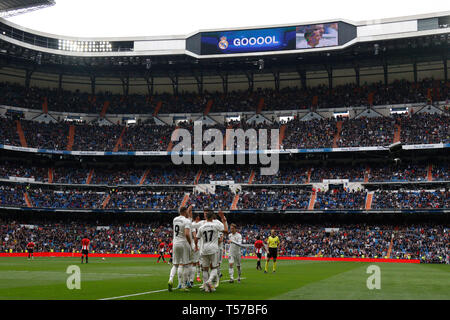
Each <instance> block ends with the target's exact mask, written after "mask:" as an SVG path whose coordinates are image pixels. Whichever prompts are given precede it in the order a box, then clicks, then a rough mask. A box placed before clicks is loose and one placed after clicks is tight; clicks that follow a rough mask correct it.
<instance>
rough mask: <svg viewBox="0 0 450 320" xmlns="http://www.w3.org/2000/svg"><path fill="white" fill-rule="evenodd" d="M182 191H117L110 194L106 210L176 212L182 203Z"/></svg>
mask: <svg viewBox="0 0 450 320" xmlns="http://www.w3.org/2000/svg"><path fill="white" fill-rule="evenodd" d="M184 195H185V193H184V192H182V191H171V192H161V191H152V190H125V189H123V190H119V191H117V192H112V193H111V194H110V200H109V202H108V203H107V205H106V208H107V209H119V210H127V209H155V210H156V209H157V210H177V209H178V208H179V207H180V205H181V203H182V202H183V198H184Z"/></svg>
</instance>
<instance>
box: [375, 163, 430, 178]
mask: <svg viewBox="0 0 450 320" xmlns="http://www.w3.org/2000/svg"><path fill="white" fill-rule="evenodd" d="M368 180H369V182H380V181H426V180H427V166H426V165H425V164H420V165H419V164H405V165H394V166H393V165H390V166H389V165H387V166H383V165H373V166H371V167H370V172H369V173H368Z"/></svg>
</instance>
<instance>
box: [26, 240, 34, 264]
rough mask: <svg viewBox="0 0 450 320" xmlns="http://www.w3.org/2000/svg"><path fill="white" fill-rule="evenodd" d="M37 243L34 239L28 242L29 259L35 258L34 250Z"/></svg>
mask: <svg viewBox="0 0 450 320" xmlns="http://www.w3.org/2000/svg"><path fill="white" fill-rule="evenodd" d="M35 246H36V245H35V244H34V242H33V241H30V242H28V244H27V252H28V260H30V259H31V260H34V256H33V252H34V247H35Z"/></svg>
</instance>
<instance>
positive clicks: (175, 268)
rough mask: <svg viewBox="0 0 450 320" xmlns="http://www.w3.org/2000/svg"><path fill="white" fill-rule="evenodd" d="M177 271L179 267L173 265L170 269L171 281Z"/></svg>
mask: <svg viewBox="0 0 450 320" xmlns="http://www.w3.org/2000/svg"><path fill="white" fill-rule="evenodd" d="M175 273H177V267H175V266H172V269H170V277H169V281H173V277H175Z"/></svg>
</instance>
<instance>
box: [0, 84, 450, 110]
mask: <svg viewBox="0 0 450 320" xmlns="http://www.w3.org/2000/svg"><path fill="white" fill-rule="evenodd" d="M429 89H431V90H432V92H433V94H432V96H431V100H433V101H445V100H447V99H449V89H448V86H447V85H446V83H445V82H444V81H438V80H433V79H423V80H422V81H420V82H418V83H417V84H414V83H412V82H409V81H405V80H396V81H394V82H392V83H391V84H389V85H388V86H385V85H384V83H383V82H381V81H380V82H377V83H372V84H363V85H361V86H359V87H358V86H356V85H355V84H344V85H338V86H335V87H334V88H332V89H331V90H330V89H329V88H328V86H325V85H318V86H316V87H306V88H298V87H286V88H282V89H281V90H279V91H278V92H277V91H276V90H273V89H260V88H258V89H256V90H255V91H254V92H249V91H230V92H228V93H227V94H224V93H221V92H208V91H205V92H204V93H203V94H198V93H192V92H180V93H179V94H178V95H177V96H174V95H171V94H166V93H164V94H154V95H153V96H148V95H139V94H130V95H127V96H125V95H120V94H111V93H109V92H99V93H97V94H95V95H91V94H88V93H82V92H79V91H73V92H71V91H66V90H59V89H44V88H37V87H31V88H26V87H23V86H21V85H18V84H10V83H0V104H4V105H9V106H16V107H25V108H31V109H42V104H43V103H44V101H47V104H48V109H49V110H51V111H62V112H77V113H100V112H101V110H102V108H103V105H104V104H105V102H108V103H109V108H108V113H112V114H143V113H147V114H149V113H153V111H154V110H155V107H156V105H157V104H158V103H159V102H161V103H162V108H161V113H200V112H203V111H204V110H205V107H206V105H207V103H208V101H209V100H212V101H213V105H212V111H213V112H233V111H256V109H257V107H258V104H259V101H260V100H261V99H264V108H265V109H267V110H296V109H310V108H339V107H353V106H369V105H388V104H403V103H420V102H427V101H428V100H430V99H429V98H428V90H429ZM369 97H372V98H369Z"/></svg>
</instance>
